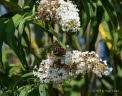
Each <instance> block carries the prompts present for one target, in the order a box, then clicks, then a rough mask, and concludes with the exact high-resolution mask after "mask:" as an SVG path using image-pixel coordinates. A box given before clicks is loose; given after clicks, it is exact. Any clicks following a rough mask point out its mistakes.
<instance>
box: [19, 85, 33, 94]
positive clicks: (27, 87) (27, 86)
mask: <svg viewBox="0 0 122 96" xmlns="http://www.w3.org/2000/svg"><path fill="white" fill-rule="evenodd" d="M30 91H31V85H26V86H24V88H23V90H22V91H21V92H20V94H19V96H28V93H29V92H30Z"/></svg>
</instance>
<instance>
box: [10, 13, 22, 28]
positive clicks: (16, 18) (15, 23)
mask: <svg viewBox="0 0 122 96" xmlns="http://www.w3.org/2000/svg"><path fill="white" fill-rule="evenodd" d="M22 18H23V17H22V16H21V15H19V14H16V15H15V16H13V17H12V20H13V23H14V26H15V27H17V26H18V25H19V23H20V22H21V20H22Z"/></svg>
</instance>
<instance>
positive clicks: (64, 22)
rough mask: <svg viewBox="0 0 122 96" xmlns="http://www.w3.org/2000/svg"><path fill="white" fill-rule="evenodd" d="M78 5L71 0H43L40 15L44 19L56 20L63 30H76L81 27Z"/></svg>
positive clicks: (39, 9) (39, 8)
mask: <svg viewBox="0 0 122 96" xmlns="http://www.w3.org/2000/svg"><path fill="white" fill-rule="evenodd" d="M78 12H79V10H78V9H77V6H76V5H74V4H73V3H72V2H71V1H67V2H66V1H64V0H54V1H48V0H41V2H40V5H39V7H38V17H39V18H41V19H44V20H54V21H56V22H57V23H58V24H59V25H60V26H61V28H62V30H63V31H72V32H76V31H78V30H79V29H80V17H79V14H78Z"/></svg>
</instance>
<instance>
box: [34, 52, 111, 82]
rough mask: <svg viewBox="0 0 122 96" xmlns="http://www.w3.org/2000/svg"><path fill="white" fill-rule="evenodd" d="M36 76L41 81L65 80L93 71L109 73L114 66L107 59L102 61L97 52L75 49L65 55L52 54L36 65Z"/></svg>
mask: <svg viewBox="0 0 122 96" xmlns="http://www.w3.org/2000/svg"><path fill="white" fill-rule="evenodd" d="M34 69H36V70H34V71H33V74H34V76H36V77H38V78H39V79H40V81H41V83H50V82H56V83H57V82H63V81H64V80H67V79H69V78H76V77H77V75H79V74H81V75H84V74H85V73H87V72H89V71H92V72H93V73H95V74H96V75H98V76H99V77H102V75H108V74H109V73H110V72H111V71H112V68H108V66H107V64H106V62H105V61H102V60H101V59H100V58H99V56H98V55H97V54H96V53H95V52H80V51H77V50H73V51H72V52H71V51H68V52H66V54H65V55H64V56H63V57H56V56H50V57H49V58H48V59H46V60H43V61H42V62H41V63H40V67H39V68H38V69H37V67H35V68H34Z"/></svg>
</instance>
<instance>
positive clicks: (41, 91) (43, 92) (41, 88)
mask: <svg viewBox="0 0 122 96" xmlns="http://www.w3.org/2000/svg"><path fill="white" fill-rule="evenodd" d="M46 88H47V85H46V84H40V86H39V94H40V96H47V91H46Z"/></svg>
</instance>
